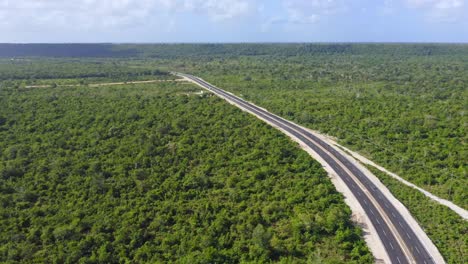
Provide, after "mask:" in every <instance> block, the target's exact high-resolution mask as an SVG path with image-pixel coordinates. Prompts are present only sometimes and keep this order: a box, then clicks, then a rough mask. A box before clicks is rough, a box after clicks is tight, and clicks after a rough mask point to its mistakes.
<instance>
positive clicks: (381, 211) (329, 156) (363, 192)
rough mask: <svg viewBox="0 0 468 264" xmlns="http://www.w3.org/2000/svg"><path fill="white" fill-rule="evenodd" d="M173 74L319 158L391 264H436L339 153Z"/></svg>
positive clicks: (215, 90) (386, 202) (266, 114)
mask: <svg viewBox="0 0 468 264" xmlns="http://www.w3.org/2000/svg"><path fill="white" fill-rule="evenodd" d="M176 74H177V75H179V76H182V77H185V78H188V79H190V80H192V81H193V82H195V83H197V84H198V85H200V86H201V87H203V88H205V89H207V90H209V91H211V92H213V93H215V94H216V95H218V96H221V97H224V98H225V99H228V100H230V101H231V102H233V103H235V104H237V105H238V106H240V107H241V108H243V109H244V110H246V111H248V112H250V113H252V114H254V115H257V116H259V117H261V118H263V119H264V120H266V121H268V122H270V123H272V124H274V125H275V126H278V127H280V128H281V129H283V130H285V131H287V132H288V133H290V134H292V135H294V136H295V137H296V138H297V139H299V140H300V141H302V142H303V143H304V144H305V145H307V146H308V147H310V148H311V149H312V150H314V151H315V152H316V153H317V154H318V155H320V156H321V157H322V159H323V160H325V161H326V162H327V163H328V165H329V166H330V167H331V168H332V169H333V170H334V171H335V172H336V174H337V175H338V176H339V177H340V178H341V179H342V180H343V182H344V183H345V184H346V185H347V186H348V188H349V189H350V190H351V192H352V193H353V195H354V196H355V197H356V199H357V200H358V201H359V203H360V204H361V206H362V208H363V209H364V211H365V212H366V214H367V216H368V217H369V219H370V221H371V223H372V224H373V226H374V227H375V230H376V231H377V233H378V236H379V237H380V240H381V241H382V243H383V245H384V248H385V250H386V252H387V254H388V256H389V258H390V261H391V262H392V263H401V264H403V263H424V264H429V263H435V262H434V260H433V259H432V257H431V255H430V254H429V253H428V250H426V248H425V247H424V245H423V243H421V241H420V240H419V238H418V237H417V236H416V234H415V232H414V231H413V230H412V228H411V227H410V225H409V224H408V223H407V222H406V220H405V219H404V218H403V216H402V215H401V214H400V213H399V211H398V210H397V209H396V208H395V207H394V206H393V204H392V203H391V202H390V201H389V200H388V199H387V198H386V197H385V195H384V194H383V193H382V192H381V191H380V190H379V189H378V188H377V186H376V185H375V184H374V183H372V182H371V180H369V179H368V178H367V176H366V175H365V174H364V173H363V172H362V171H361V170H359V169H358V168H357V167H356V166H355V165H354V164H352V162H350V161H349V160H348V159H347V158H346V157H344V156H343V155H342V154H341V153H340V152H338V151H337V150H335V149H334V148H333V147H331V146H330V145H328V144H327V143H325V142H324V141H323V140H321V139H320V138H318V137H316V136H315V135H313V134H312V133H310V132H309V131H307V130H305V129H303V128H301V127H300V126H297V125H295V124H294V123H292V122H289V121H287V120H285V119H283V118H281V117H278V116H276V115H273V114H271V113H269V112H267V111H265V110H264V109H261V108H259V107H257V106H255V105H253V104H251V103H249V102H247V101H244V100H243V99H241V98H239V97H236V96H234V95H232V94H230V93H227V92H225V91H224V90H222V89H219V88H217V87H215V86H213V85H211V84H209V83H207V82H205V81H204V80H202V79H200V78H198V77H195V76H193V75H189V74H182V73H176Z"/></svg>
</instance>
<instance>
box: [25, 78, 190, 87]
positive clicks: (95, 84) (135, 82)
mask: <svg viewBox="0 0 468 264" xmlns="http://www.w3.org/2000/svg"><path fill="white" fill-rule="evenodd" d="M158 82H185V80H184V79H174V80H148V81H132V82H109V83H91V84H87V85H86V84H64V85H57V87H74V86H88V87H99V86H110V85H124V84H139V83H158ZM52 87H53V86H52V85H50V84H47V85H28V86H25V88H52Z"/></svg>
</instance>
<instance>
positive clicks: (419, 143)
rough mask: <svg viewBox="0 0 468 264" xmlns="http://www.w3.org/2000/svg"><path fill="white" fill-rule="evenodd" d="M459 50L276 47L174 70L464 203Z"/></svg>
mask: <svg viewBox="0 0 468 264" xmlns="http://www.w3.org/2000/svg"><path fill="white" fill-rule="evenodd" d="M403 47H404V46H403ZM410 47H411V46H410ZM462 47H463V46H462ZM464 47H465V49H466V50H468V45H467V46H464ZM403 54H405V53H403ZM463 55H464V53H463V52H460V53H459V54H457V53H455V54H453V55H450V56H449V55H444V56H403V55H394V56H389V55H387V54H383V55H375V54H374V55H372V56H370V55H368V56H366V55H362V54H361V55H352V54H347V53H345V54H339V55H333V54H330V55H326V56H290V57H282V56H281V54H278V55H277V56H271V57H266V56H252V57H240V58H232V59H222V60H211V61H203V62H199V63H195V62H194V63H193V64H191V63H185V68H181V69H180V70H181V71H186V72H192V73H194V74H196V75H199V76H201V77H203V78H205V79H206V80H207V81H209V82H211V83H213V84H215V85H218V86H219V87H222V88H224V89H227V90H230V91H232V92H234V93H235V94H238V95H241V96H243V97H244V98H246V99H248V100H250V101H253V102H254V103H257V104H259V105H260V106H262V107H265V108H267V109H268V110H270V111H272V112H275V113H277V114H279V115H281V116H283V117H285V118H288V119H291V120H294V121H296V122H298V123H300V124H303V125H305V126H307V127H309V128H312V129H315V130H319V131H321V132H324V133H327V134H329V135H331V136H334V137H336V138H338V139H339V141H340V142H341V143H343V144H344V145H347V146H349V147H351V148H352V149H354V150H358V151H360V152H361V153H363V154H365V155H366V156H368V157H369V158H370V159H372V160H373V161H375V162H377V163H379V164H380V165H383V166H384V167H386V168H388V169H390V170H391V171H394V172H396V173H398V174H399V175H401V176H402V177H404V178H406V179H407V180H409V181H411V182H413V183H415V184H417V185H418V186H421V187H423V188H424V189H426V190H428V191H430V192H432V193H434V194H436V195H438V196H441V197H443V198H446V199H448V200H451V201H454V202H455V203H456V204H458V205H460V206H462V207H464V208H467V207H468V192H467V191H466V186H468V177H466V171H467V170H466V169H467V162H466V161H467V159H466V157H468V151H467V150H468V148H466V139H467V136H468V133H467V129H466V128H467V127H466V124H467V121H468V120H467V117H466V112H467V109H468V105H467V102H468V101H467V98H468V89H467V87H466V84H467V83H468V74H467V72H468V57H467V56H466V55H465V56H463Z"/></svg>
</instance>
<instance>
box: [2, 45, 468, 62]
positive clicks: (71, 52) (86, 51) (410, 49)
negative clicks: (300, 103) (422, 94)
mask: <svg viewBox="0 0 468 264" xmlns="http://www.w3.org/2000/svg"><path fill="white" fill-rule="evenodd" d="M329 54H349V55H360V54H362V55H369V54H371V55H372V54H379V55H391V56H402V55H416V56H431V55H452V54H464V55H468V45H466V44H399V43H393V44H384V43H381V44H380V43H374V44H364V43H362V44H351V43H333V44H326V43H283V44H279V43H276V44H275V43H271V44H270V43H256V44H255V43H249V44H241V43H239V44H0V57H3V58H15V57H109V58H112V57H151V58H162V59H172V58H180V57H219V56H223V57H225V56H229V57H236V56H259V55H265V56H307V55H329Z"/></svg>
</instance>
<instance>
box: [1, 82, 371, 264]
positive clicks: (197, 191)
mask: <svg viewBox="0 0 468 264" xmlns="http://www.w3.org/2000/svg"><path fill="white" fill-rule="evenodd" d="M199 91H200V89H199V88H195V87H194V86H192V85H191V84H188V83H177V82H163V83H158V84H146V85H141V84H140V85H121V86H110V87H99V88H91V87H86V86H79V87H72V88H62V87H56V88H40V89H23V88H14V87H6V86H5V85H3V86H2V87H1V90H0V150H1V151H0V208H1V209H0V262H6V263H29V262H35V263H37V262H40V263H122V262H130V263H140V262H148V263H156V262H161V263H167V262H172V261H178V262H182V263H238V262H255V263H259V262H270V261H280V262H283V263H290V262H295V263H306V262H314V263H319V262H320V263H372V262H373V258H372V255H371V254H370V252H369V250H368V249H367V247H366V245H365V242H364V241H363V239H362V237H361V231H360V229H358V228H357V227H355V226H353V225H352V224H351V222H350V214H351V212H350V210H349V208H348V207H347V206H346V205H345V204H344V202H343V197H342V196H341V195H340V194H339V193H337V192H336V191H335V189H334V186H333V185H332V184H331V182H330V180H329V179H328V177H327V175H326V173H325V171H324V170H323V169H322V168H321V166H320V164H318V163H317V162H315V161H313V160H312V159H311V158H310V157H309V156H308V154H307V153H306V152H304V151H302V150H300V149H299V148H298V147H297V146H296V144H294V143H292V142H291V141H290V140H288V139H287V138H286V137H285V136H284V135H282V134H281V133H280V132H278V131H276V130H274V129H273V128H270V127H268V126H267V125H265V124H263V123H262V122H261V121H259V120H256V119H255V118H254V117H251V116H249V115H247V114H245V113H243V112H241V111H240V110H238V109H237V108H235V107H234V106H231V105H229V104H226V103H225V102H223V101H222V100H220V99H218V98H216V97H212V96H209V95H208V94H206V93H205V94H200V93H199Z"/></svg>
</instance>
